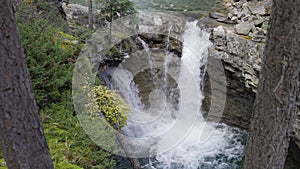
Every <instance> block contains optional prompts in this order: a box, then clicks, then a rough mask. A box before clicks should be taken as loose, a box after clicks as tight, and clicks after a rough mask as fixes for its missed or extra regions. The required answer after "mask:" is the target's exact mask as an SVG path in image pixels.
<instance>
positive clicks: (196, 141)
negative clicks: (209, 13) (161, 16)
mask: <svg viewBox="0 0 300 169" xmlns="http://www.w3.org/2000/svg"><path fill="white" fill-rule="evenodd" d="M196 23H197V22H189V23H187V24H186V30H185V32H184V34H183V43H184V45H183V51H182V57H181V58H179V57H176V56H173V54H172V53H170V52H165V53H164V54H163V55H161V54H160V55H158V54H157V52H156V51H155V50H152V49H149V47H148V45H147V43H146V42H144V41H143V40H142V39H138V40H139V41H140V42H141V43H142V45H143V48H144V50H143V55H145V56H144V60H143V62H145V63H147V65H148V67H145V68H144V69H143V70H139V72H138V73H132V72H130V71H126V70H124V69H122V70H121V71H120V70H117V69H116V68H114V67H111V68H108V69H106V71H105V73H102V74H101V79H102V80H104V81H105V83H106V84H107V86H109V87H110V88H111V89H114V90H116V91H118V93H119V94H120V95H121V96H122V97H123V98H124V99H125V100H126V102H127V103H128V104H129V105H130V106H131V110H132V112H131V114H130V116H129V118H128V121H127V126H125V127H124V128H123V129H122V133H123V134H125V135H127V136H129V137H133V138H143V139H148V138H155V140H156V142H155V144H153V145H151V146H149V147H151V149H150V150H149V151H152V152H156V153H154V155H153V156H151V157H143V158H141V159H140V160H139V161H140V163H141V166H142V168H145V169H148V168H149V169H150V168H151V169H237V168H241V163H242V158H243V152H244V143H245V138H246V133H245V132H244V131H242V130H239V129H237V128H233V127H230V126H227V125H226V124H221V123H214V122H208V121H205V119H204V118H203V116H202V114H203V112H202V111H203V110H202V109H201V105H202V100H203V98H204V96H203V88H202V86H203V81H204V80H203V79H204V73H205V71H206V69H205V66H206V63H207V52H208V47H209V46H210V45H211V42H210V41H209V34H208V33H207V32H205V31H202V30H200V29H199V27H197V26H196ZM166 51H167V50H166ZM160 53H161V52H160ZM131 57H134V56H128V59H127V60H130V58H131ZM131 61H132V60H131ZM125 62H126V59H125ZM132 62H134V59H133V61H132ZM136 64H138V63H136ZM133 65H134V64H133ZM116 168H118V169H122V168H124V169H125V168H130V164H129V162H128V161H127V160H126V158H121V157H120V158H118V159H117V167H116Z"/></svg>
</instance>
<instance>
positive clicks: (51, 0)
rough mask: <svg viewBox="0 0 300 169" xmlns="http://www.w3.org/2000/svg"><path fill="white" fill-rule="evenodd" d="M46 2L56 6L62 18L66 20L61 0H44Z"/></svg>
mask: <svg viewBox="0 0 300 169" xmlns="http://www.w3.org/2000/svg"><path fill="white" fill-rule="evenodd" d="M45 1H46V2H49V3H52V4H53V5H54V7H56V8H57V11H58V14H59V15H60V16H61V17H62V18H63V19H64V20H67V15H66V13H65V11H64V9H63V7H62V0H45Z"/></svg>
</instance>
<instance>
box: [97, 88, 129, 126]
mask: <svg viewBox="0 0 300 169" xmlns="http://www.w3.org/2000/svg"><path fill="white" fill-rule="evenodd" d="M92 97H93V99H92V101H93V102H94V103H95V104H96V105H97V108H98V111H93V112H92V116H100V117H101V116H103V117H104V118H105V119H106V121H107V122H108V123H109V124H110V125H111V126H112V127H113V128H114V129H116V130H120V129H121V128H122V127H124V126H125V125H126V120H127V116H128V115H129V112H130V107H129V106H128V105H127V103H126V102H125V101H124V99H123V98H121V97H120V96H119V95H118V94H117V93H116V92H114V91H111V90H109V89H108V88H107V87H105V86H95V87H94V88H93V90H92Z"/></svg>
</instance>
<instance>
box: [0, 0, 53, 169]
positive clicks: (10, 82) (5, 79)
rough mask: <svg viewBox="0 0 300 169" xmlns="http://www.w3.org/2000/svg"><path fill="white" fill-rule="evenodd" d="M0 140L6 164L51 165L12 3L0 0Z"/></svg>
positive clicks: (24, 168)
mask: <svg viewBox="0 0 300 169" xmlns="http://www.w3.org/2000/svg"><path fill="white" fill-rule="evenodd" d="M0 16H1V17H0V57H1V58H0V138H1V139H0V144H1V149H2V151H3V155H4V158H5V160H6V163H7V166H8V168H11V169H41V168H45V169H51V168H53V164H52V161H51V157H50V153H49V150H48V146H47V143H46V140H45V137H44V134H43V129H42V126H41V120H40V118H39V114H38V108H37V106H36V103H35V100H34V95H33V90H32V87H31V82H30V76H29V72H28V69H27V64H26V60H25V54H24V52H23V49H22V46H21V41H20V37H19V32H18V29H17V24H16V20H15V17H14V13H13V6H12V4H11V1H10V0H3V1H1V3H0Z"/></svg>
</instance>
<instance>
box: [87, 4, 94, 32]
mask: <svg viewBox="0 0 300 169" xmlns="http://www.w3.org/2000/svg"><path fill="white" fill-rule="evenodd" d="M88 9H89V29H90V30H93V28H94V22H93V20H94V16H93V0H88Z"/></svg>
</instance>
